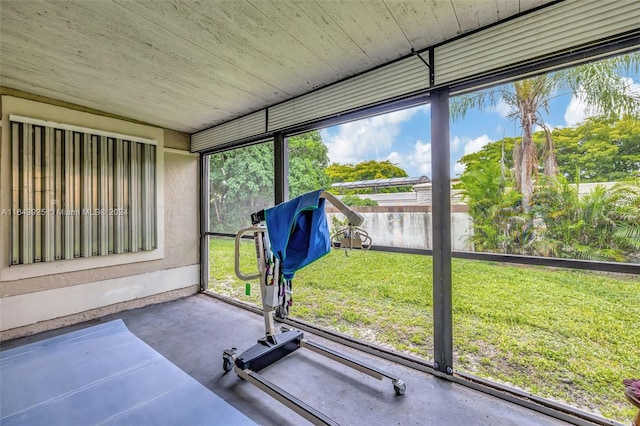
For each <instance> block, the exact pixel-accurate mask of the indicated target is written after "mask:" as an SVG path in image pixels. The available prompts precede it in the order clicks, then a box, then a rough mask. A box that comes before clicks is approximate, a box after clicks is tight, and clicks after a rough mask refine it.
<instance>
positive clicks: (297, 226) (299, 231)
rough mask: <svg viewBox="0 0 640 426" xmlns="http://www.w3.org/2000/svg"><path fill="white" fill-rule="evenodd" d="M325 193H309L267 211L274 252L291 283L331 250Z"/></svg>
mask: <svg viewBox="0 0 640 426" xmlns="http://www.w3.org/2000/svg"><path fill="white" fill-rule="evenodd" d="M321 192H322V190H318V191H315V192H309V193H307V194H304V195H301V196H299V197H296V198H294V199H292V200H289V201H287V202H284V203H281V204H278V205H277V206H275V207H272V208H270V209H267V210H265V220H266V222H267V231H268V232H269V242H270V243H271V251H272V252H273V253H274V255H275V256H276V257H277V258H278V259H280V261H281V262H282V265H283V270H284V278H285V279H287V280H290V279H293V276H294V274H295V272H296V271H297V270H299V269H301V268H303V267H305V266H307V265H308V264H310V263H312V262H313V261H315V260H317V259H319V258H320V257H322V256H324V255H325V254H327V253H329V251H330V250H331V237H330V236H329V227H328V225H327V217H326V215H325V213H324V203H325V199H324V198H320V193H321Z"/></svg>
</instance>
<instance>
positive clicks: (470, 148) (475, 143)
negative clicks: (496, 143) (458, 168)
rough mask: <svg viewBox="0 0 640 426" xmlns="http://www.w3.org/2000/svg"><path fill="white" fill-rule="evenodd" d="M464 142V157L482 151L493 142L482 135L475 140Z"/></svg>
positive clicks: (465, 140)
mask: <svg viewBox="0 0 640 426" xmlns="http://www.w3.org/2000/svg"><path fill="white" fill-rule="evenodd" d="M463 142H465V145H464V155H467V154H473V153H474V152H478V151H480V150H481V149H482V147H484V146H485V145H486V144H488V143H489V142H492V140H491V139H489V136H487V135H482V136H478V137H477V138H475V139H468V138H464V139H463Z"/></svg>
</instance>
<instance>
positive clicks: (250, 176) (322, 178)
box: [209, 131, 329, 233]
mask: <svg viewBox="0 0 640 426" xmlns="http://www.w3.org/2000/svg"><path fill="white" fill-rule="evenodd" d="M288 141H289V196H290V197H296V196H298V195H301V194H304V193H306V192H309V191H313V190H316V189H321V188H325V187H328V186H329V178H328V176H327V175H326V174H325V172H324V170H325V168H326V167H327V165H328V164H329V157H328V155H327V147H326V146H325V145H324V144H323V143H322V138H321V136H320V133H319V132H317V131H312V132H308V133H304V134H301V135H297V136H292V137H290V138H288ZM273 156H274V149H273V143H272V142H267V143H262V144H258V145H252V146H248V147H243V148H238V149H233V150H229V151H225V152H221V153H218V154H213V155H211V156H210V160H209V161H210V163H209V164H210V172H209V197H210V206H211V215H210V218H211V229H212V230H213V231H217V232H226V233H235V232H236V231H237V230H238V229H240V228H241V227H242V226H247V225H248V224H249V217H250V215H251V213H254V212H255V211H258V210H260V209H264V208H266V207H270V206H272V205H273V203H274V189H273V175H274V165H273Z"/></svg>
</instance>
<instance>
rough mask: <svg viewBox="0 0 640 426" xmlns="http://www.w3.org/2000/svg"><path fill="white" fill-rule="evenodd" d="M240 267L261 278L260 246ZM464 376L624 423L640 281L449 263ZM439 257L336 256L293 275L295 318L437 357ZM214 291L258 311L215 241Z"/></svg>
mask: <svg viewBox="0 0 640 426" xmlns="http://www.w3.org/2000/svg"><path fill="white" fill-rule="evenodd" d="M242 246H243V249H242V257H241V259H242V260H243V262H242V265H243V270H244V271H245V272H251V271H254V270H256V268H257V267H256V262H255V250H254V248H253V243H252V241H248V242H247V243H246V244H243V245H242ZM452 267H453V323H454V324H453V326H454V329H453V336H454V351H455V363H454V368H455V369H456V370H457V371H464V372H470V373H473V374H476V375H478V376H481V377H485V378H490V379H492V380H495V381H498V382H502V383H507V384H510V385H512V386H516V387H519V388H521V389H524V390H526V391H529V392H531V393H534V394H536V395H539V396H543V397H547V398H551V399H555V400H558V401H561V402H563V403H566V404H570V405H572V406H575V407H578V408H581V409H584V410H587V411H591V412H596V413H599V414H601V415H603V416H605V417H608V418H612V419H615V420H618V421H621V422H628V421H629V420H630V419H631V418H632V417H633V415H634V413H635V410H634V409H633V407H632V406H631V405H630V404H629V403H628V402H627V401H626V400H625V398H624V392H623V386H622V379H623V378H629V377H638V376H640V279H638V277H629V276H613V275H610V274H601V273H594V272H583V271H571V270H562V269H551V268H542V267H525V266H515V265H507V264H499V263H493V262H481V261H468V260H461V259H454V260H453V265H452ZM431 274H432V263H431V257H428V256H418V255H408V254H391V253H382V252H372V251H356V250H354V251H351V252H349V256H346V255H345V253H344V251H338V250H335V251H333V252H332V253H330V254H329V255H327V256H325V257H324V258H322V259H320V260H318V261H316V262H314V263H313V264H311V265H309V266H307V267H306V268H304V269H303V270H301V271H299V272H298V273H297V274H296V277H295V279H294V281H293V290H294V305H293V307H292V316H293V317H295V318H299V319H302V320H305V321H308V322H312V323H314V324H318V325H322V326H326V327H329V328H332V329H335V330H338V331H340V332H343V333H348V334H350V335H352V336H354V337H358V338H361V339H365V340H367V341H370V342H375V343H377V344H380V345H382V346H386V347H390V348H394V349H396V350H400V351H405V352H408V353H411V354H413V355H417V356H420V357H422V358H424V359H427V360H431V359H432V358H433V357H432V351H433V337H432V336H433V321H432V310H433V309H432V308H433V306H432V305H433V301H432V288H431V281H432V278H431ZM210 276H211V290H213V291H214V292H218V293H220V294H225V295H230V296H233V297H236V298H238V299H241V300H245V301H250V302H253V303H256V304H258V302H259V294H260V292H259V284H258V282H257V281H254V282H252V283H251V295H250V296H246V295H245V283H244V282H242V281H240V280H238V279H237V278H236V277H235V274H234V272H233V243H232V241H231V240H224V239H212V241H211V273H210Z"/></svg>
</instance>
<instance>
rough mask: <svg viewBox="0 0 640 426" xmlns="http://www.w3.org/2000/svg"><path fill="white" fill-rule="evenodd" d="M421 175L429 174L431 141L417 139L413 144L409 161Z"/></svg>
mask: <svg viewBox="0 0 640 426" xmlns="http://www.w3.org/2000/svg"><path fill="white" fill-rule="evenodd" d="M409 164H410V165H411V166H412V167H415V168H417V169H418V172H420V174H421V175H427V174H428V175H430V174H431V143H429V142H422V141H421V140H417V141H416V144H415V145H414V146H413V155H412V157H411V159H410V161H409Z"/></svg>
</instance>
